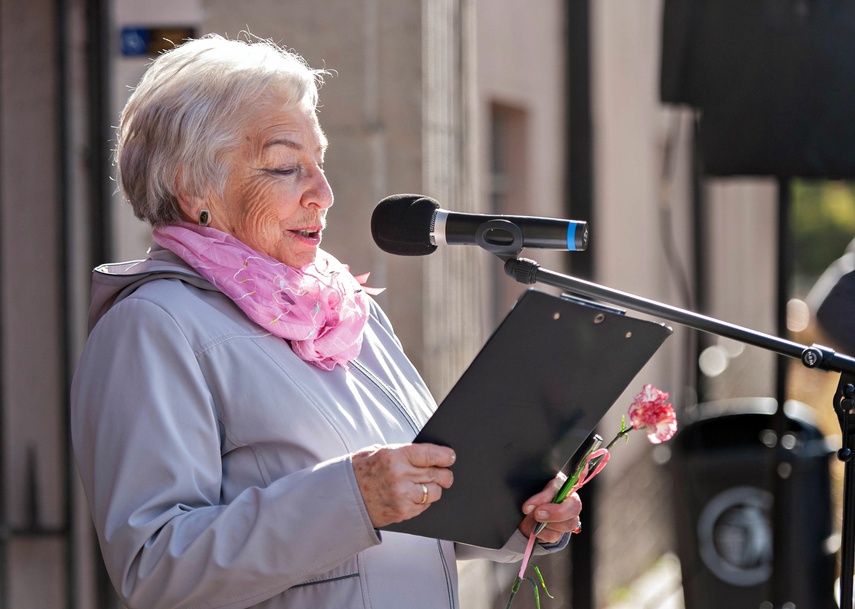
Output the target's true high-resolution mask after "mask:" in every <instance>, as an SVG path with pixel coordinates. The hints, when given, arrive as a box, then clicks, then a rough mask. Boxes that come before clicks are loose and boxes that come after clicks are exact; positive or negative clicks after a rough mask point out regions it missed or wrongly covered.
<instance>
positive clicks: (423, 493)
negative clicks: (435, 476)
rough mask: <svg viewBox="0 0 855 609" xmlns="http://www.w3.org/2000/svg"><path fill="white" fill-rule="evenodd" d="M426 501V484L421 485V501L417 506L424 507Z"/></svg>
mask: <svg viewBox="0 0 855 609" xmlns="http://www.w3.org/2000/svg"><path fill="white" fill-rule="evenodd" d="M427 500H428V487H427V484H422V500H421V501H419V505H424V504H425V503H427Z"/></svg>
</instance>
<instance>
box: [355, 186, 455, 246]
mask: <svg viewBox="0 0 855 609" xmlns="http://www.w3.org/2000/svg"><path fill="white" fill-rule="evenodd" d="M437 209H439V203H437V202H436V201H435V200H434V199H431V198H430V197H425V196H422V195H392V196H391V197H386V198H385V199H383V200H382V201H380V203H378V204H377V207H376V208H374V213H373V214H372V215H371V236H372V237H374V242H375V243H376V244H377V246H378V247H379V248H380V249H381V250H383V251H384V252H388V253H389V254H396V255H398V256H425V255H427V254H432V253H433V252H434V251H436V244H435V243H431V230H432V224H433V219H434V216H435V215H436V210H437Z"/></svg>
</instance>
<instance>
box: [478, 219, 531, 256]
mask: <svg viewBox="0 0 855 609" xmlns="http://www.w3.org/2000/svg"><path fill="white" fill-rule="evenodd" d="M475 243H476V244H477V245H478V246H479V247H481V248H482V249H485V250H487V251H488V252H490V253H491V254H495V255H496V256H498V257H499V258H501V259H502V260H504V261H506V262H507V261H508V260H511V259H514V258H517V257H519V255H520V253H521V252H522V250H523V234H522V230H521V229H520V227H519V226H517V225H516V224H514V223H513V222H511V221H509V220H503V219H499V218H494V219H492V220H487V221H486V222H484V223H483V224H481V225H480V226H479V227H478V229H477V230H476V231H475Z"/></svg>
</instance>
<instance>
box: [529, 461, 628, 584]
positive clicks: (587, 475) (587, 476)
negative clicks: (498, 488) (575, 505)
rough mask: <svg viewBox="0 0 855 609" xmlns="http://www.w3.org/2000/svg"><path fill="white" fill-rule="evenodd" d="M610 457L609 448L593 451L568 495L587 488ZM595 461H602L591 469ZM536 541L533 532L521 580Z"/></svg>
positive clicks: (530, 536)
mask: <svg viewBox="0 0 855 609" xmlns="http://www.w3.org/2000/svg"><path fill="white" fill-rule="evenodd" d="M610 456H611V453H609V451H608V449H607V448H600V449H598V450H595V451H592V452H591V453H590V454H589V455H588V457H587V458H586V459H585V462H584V463H583V464H582V474H581V475H580V476H579V480H577V481H576V484H575V485H573V488H572V489H571V490H570V492H569V493H567V494H568V495H572V494H573V493H575V492H576V491H578V490H579V489H580V488H582V487H583V486H585V484H587V483H588V482H590V481H591V480H593V478H594V476H596V475H597V474H599V473H600V472H601V471H603V468H604V467H605V466H606V463H608V462H609V457H610ZM601 457H602V458H601ZM594 459H600V462H599V463H597V465H596V466H595V467H594V468H593V469H591V461H593V460H594ZM535 526H536V525H535ZM536 540H537V535H535V534H534V533H533V532H532V534H531V535H529V536H528V544H526V547H525V553H524V554H523V559H522V564H521V565H520V572H519V578H520V579H523V578H524V577H525V570H526V569H527V568H528V561H529V560H530V559H531V554H532V552H533V551H534V542H535V541H536Z"/></svg>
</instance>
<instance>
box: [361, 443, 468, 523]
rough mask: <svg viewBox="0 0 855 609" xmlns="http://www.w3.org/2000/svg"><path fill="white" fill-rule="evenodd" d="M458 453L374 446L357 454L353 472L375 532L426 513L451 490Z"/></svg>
mask: <svg viewBox="0 0 855 609" xmlns="http://www.w3.org/2000/svg"><path fill="white" fill-rule="evenodd" d="M454 459H455V454H454V451H453V450H451V449H450V448H448V447H445V446H437V445H436V444H397V445H391V446H372V447H370V448H366V449H363V450H360V451H359V452H356V453H354V454H353V457H352V461H353V471H354V473H355V474H356V482H357V483H358V484H359V490H360V491H361V492H362V499H363V501H365V506H366V507H367V508H368V515H369V516H370V518H371V524H373V525H374V527H375V528H379V527H382V526H385V525H387V524H392V523H393V522H401V521H402V520H407V519H409V518H412V517H413V516H418V515H419V514H421V513H422V512H424V511H425V510H426V509H427V508H428V507H429V506H430V504H431V503H433V502H434V501H438V500H439V498H440V497H441V496H442V489H444V488H450V487H451V484H452V482H453V481H454V475H453V474H452V473H451V470H450V469H448V468H449V467H451V466H452V465H453V464H454Z"/></svg>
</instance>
